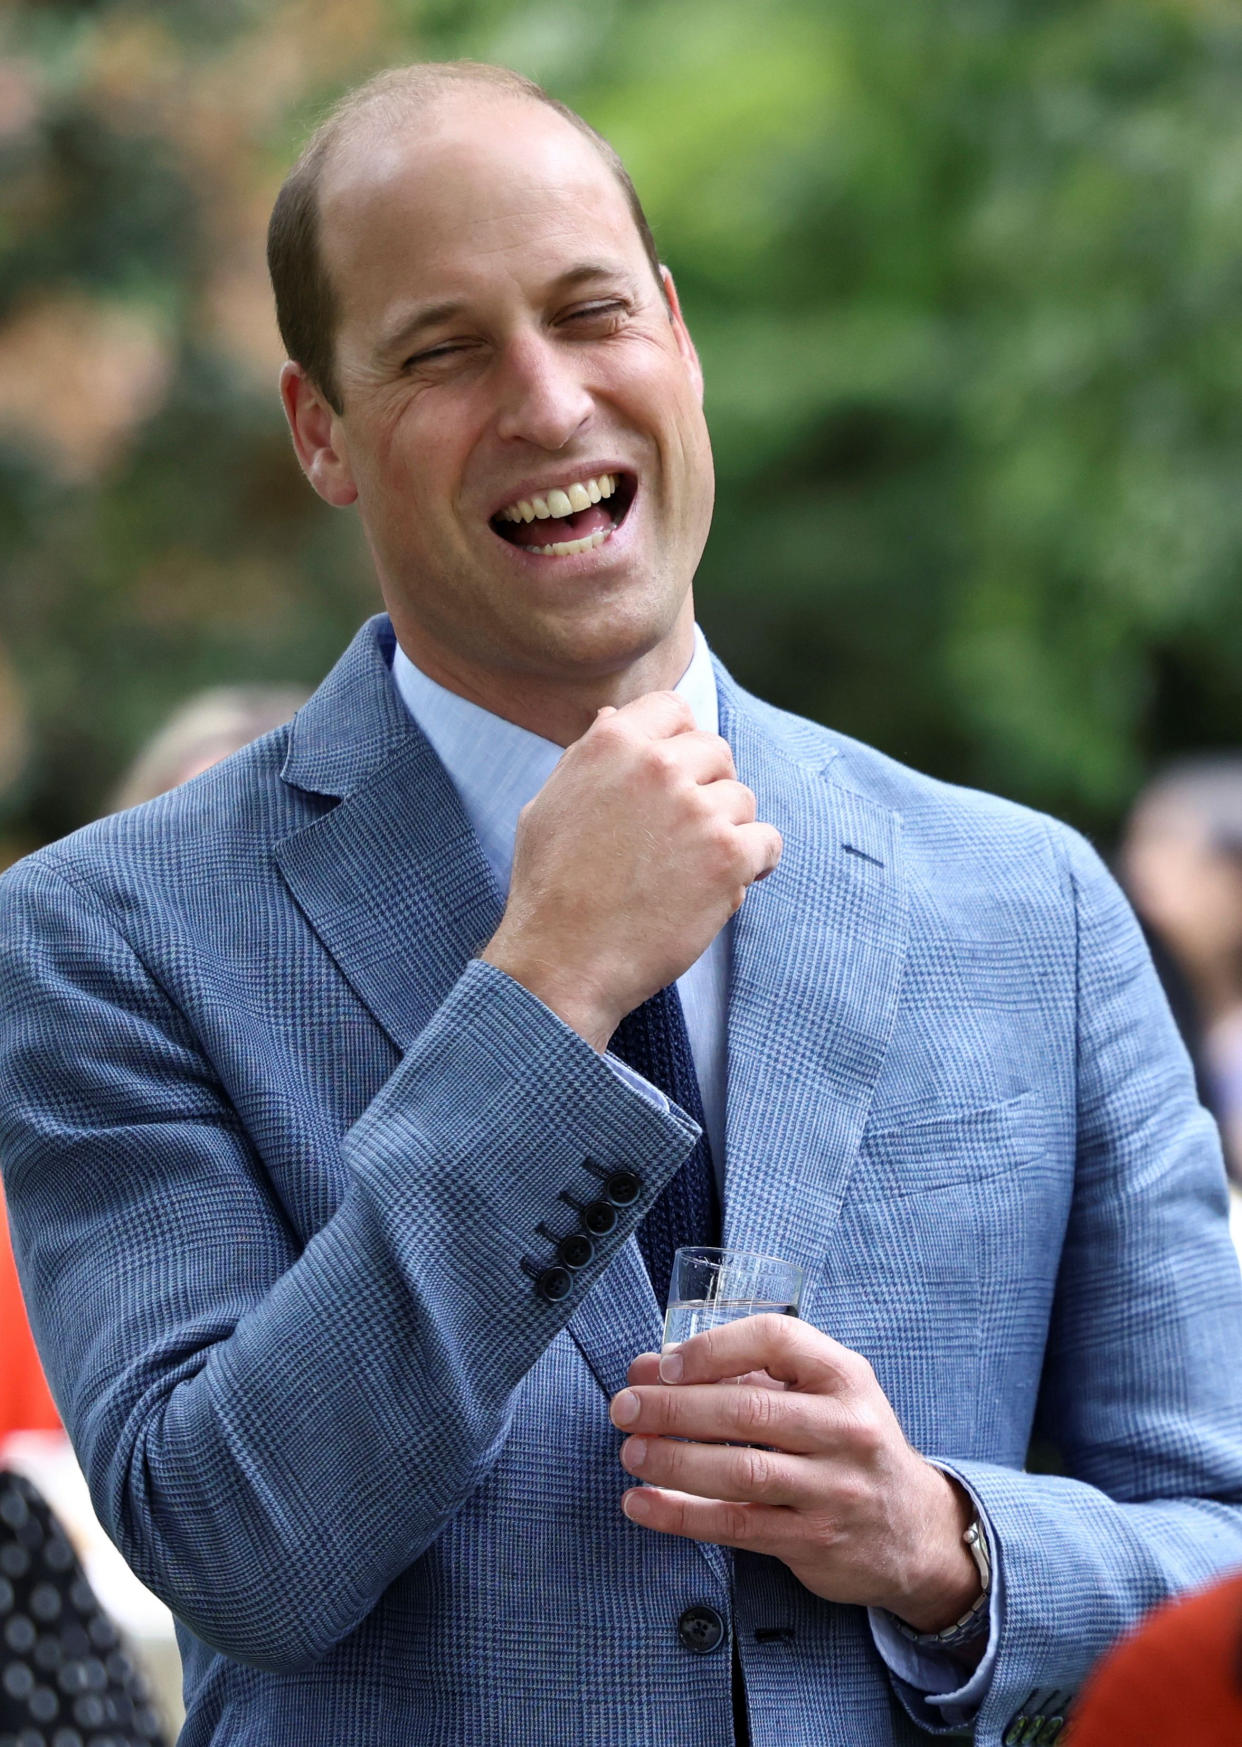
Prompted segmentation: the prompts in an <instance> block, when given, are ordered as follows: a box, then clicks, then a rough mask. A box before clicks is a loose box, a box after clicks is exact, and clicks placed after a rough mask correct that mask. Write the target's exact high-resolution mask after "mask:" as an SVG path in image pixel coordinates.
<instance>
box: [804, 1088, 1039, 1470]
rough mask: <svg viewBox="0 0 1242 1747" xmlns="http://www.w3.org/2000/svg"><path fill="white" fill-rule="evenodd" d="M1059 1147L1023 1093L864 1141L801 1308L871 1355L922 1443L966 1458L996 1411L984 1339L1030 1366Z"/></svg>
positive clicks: (1034, 1360) (1035, 1357) (1035, 1103)
mask: <svg viewBox="0 0 1242 1747" xmlns="http://www.w3.org/2000/svg"><path fill="white" fill-rule="evenodd" d="M1056 1151H1057V1148H1056V1146H1055V1144H1053V1140H1052V1132H1051V1125H1050V1123H1049V1122H1047V1121H1046V1120H1045V1115H1044V1107H1043V1106H1042V1104H1041V1101H1040V1100H1039V1098H1038V1097H1037V1096H1036V1095H1035V1094H1033V1093H1024V1094H1022V1095H1021V1096H1019V1097H1016V1098H1011V1099H1008V1100H1006V1101H1005V1102H1004V1103H1000V1104H994V1105H990V1106H987V1107H986V1108H981V1109H976V1110H955V1111H949V1112H945V1113H944V1114H942V1115H937V1116H934V1117H930V1118H927V1119H924V1120H920V1121H917V1122H913V1123H909V1124H905V1125H903V1126H900V1127H893V1128H883V1127H880V1128H877V1129H875V1130H874V1131H871V1132H868V1133H866V1134H865V1135H864V1137H863V1141H862V1144H861V1146H860V1148H859V1152H858V1157H857V1160H856V1163H855V1169H854V1172H853V1176H852V1179H851V1182H850V1186H849V1189H848V1191H847V1193H846V1196H845V1201H844V1204H843V1207H842V1211H841V1218H840V1221H839V1223H838V1226H837V1229H836V1231H835V1233H834V1235H833V1241H832V1244H831V1247H830V1249H829V1251H828V1253H827V1254H826V1255H825V1257H824V1261H823V1269H822V1273H821V1275H820V1278H819V1281H818V1282H817V1286H816V1289H815V1291H814V1292H813V1293H812V1294H810V1295H809V1296H810V1297H811V1299H812V1301H813V1304H814V1310H813V1312H812V1314H813V1317H814V1320H815V1321H816V1322H817V1324H818V1325H819V1326H820V1327H822V1328H824V1329H826V1330H827V1332H828V1333H830V1334H832V1335H834V1336H835V1338H836V1339H838V1340H840V1341H842V1342H844V1344H845V1345H846V1346H849V1347H852V1348H854V1350H855V1351H857V1352H861V1353H863V1354H864V1355H865V1356H866V1357H867V1358H868V1359H869V1360H870V1361H871V1364H872V1366H873V1367H874V1369H875V1371H876V1375H877V1376H878V1377H879V1380H880V1383H881V1385H882V1387H883V1388H884V1390H885V1393H886V1394H887V1395H888V1397H889V1400H890V1401H891V1402H892V1403H893V1406H894V1408H895V1409H896V1410H897V1414H898V1417H899V1418H900V1420H901V1422H902V1425H903V1427H904V1428H905V1431H906V1435H907V1436H908V1437H909V1438H910V1440H911V1442H912V1443H914V1444H915V1445H916V1447H918V1448H920V1449H923V1450H926V1451H929V1452H935V1451H939V1452H940V1453H941V1454H945V1455H948V1454H952V1453H954V1452H955V1451H956V1452H958V1453H967V1452H968V1451H970V1450H971V1449H972V1448H974V1446H975V1442H976V1432H977V1429H978V1428H979V1416H980V1414H981V1413H982V1414H983V1415H984V1416H985V1418H986V1419H987V1420H988V1421H989V1422H990V1421H992V1419H993V1418H994V1417H995V1415H996V1414H997V1413H999V1414H1000V1417H1001V1418H1002V1419H1003V1418H1004V1417H1005V1415H1006V1412H1007V1408H1006V1406H1005V1404H1003V1403H991V1402H988V1403H982V1404H981V1403H980V1402H979V1393H980V1386H981V1368H980V1353H981V1350H983V1348H984V1347H985V1346H986V1347H987V1348H988V1351H989V1359H992V1358H994V1357H995V1349H996V1345H997V1343H998V1342H1001V1343H1012V1345H1011V1348H1010V1350H1011V1352H1012V1357H1013V1361H1014V1364H1015V1366H1017V1368H1018V1370H1019V1371H1021V1372H1022V1373H1023V1374H1025V1372H1026V1371H1027V1370H1028V1369H1030V1368H1031V1365H1032V1364H1033V1365H1034V1368H1035V1370H1036V1372H1037V1370H1038V1361H1039V1354H1040V1353H1042V1348H1043V1340H1044V1332H1045V1329H1046V1319H1047V1305H1048V1302H1049V1300H1050V1296H1051V1281H1052V1279H1053V1278H1054V1277H1055V1273H1056V1258H1057V1254H1058V1253H1059V1247H1060V1238H1059V1229H1060V1228H1061V1227H1062V1226H1063V1220H1062V1219H1061V1216H1060V1214H1059V1213H1058V1212H1057V1209H1058V1207H1059V1205H1060V1195H1059V1192H1058V1190H1057V1188H1056V1185H1055V1179H1056V1176H1057V1173H1058V1170H1059V1169H1061V1168H1062V1167H1059V1166H1058V1165H1057V1163H1056V1162H1055V1157H1054V1155H1055V1154H1056ZM1017 1381H1018V1379H1017V1377H1016V1375H1015V1382H1017ZM1024 1388H1025V1386H1024V1385H1022V1386H1020V1387H1019V1388H1018V1389H1017V1390H1016V1391H1015V1407H1016V1404H1017V1400H1018V1397H1019V1396H1020V1395H1021V1394H1023V1392H1024ZM1019 1411H1020V1410H1019ZM990 1429H991V1427H990V1425H989V1430H990Z"/></svg>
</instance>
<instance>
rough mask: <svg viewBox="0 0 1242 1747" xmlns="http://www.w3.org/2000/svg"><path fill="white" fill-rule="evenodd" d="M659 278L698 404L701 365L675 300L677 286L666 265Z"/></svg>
mask: <svg viewBox="0 0 1242 1747" xmlns="http://www.w3.org/2000/svg"><path fill="white" fill-rule="evenodd" d="M660 279H661V282H662V283H663V286H664V295H665V297H666V298H667V299H668V318H669V320H670V321H671V322H672V324H673V333H674V335H675V337H676V340H677V350H678V351H679V352H680V353H681V355H682V357H683V358H684V359H685V362H686V368H687V369H688V370H689V372H690V379H691V381H692V382H693V383H694V387H695V392H696V393H697V395H698V397H699V402H700V404H702V400H703V366H702V365H701V364H700V363H699V355H698V353H697V352H696V351H695V349H694V341H693V340H692V339H691V338H690V330H689V328H688V327H687V326H686V323H685V318H684V317H683V315H682V313H681V304H680V303H679V302H678V300H677V287H676V286H675V285H674V284H673V275H672V274H671V273H670V272H669V270H668V268H667V267H664V266H662V267H661V268H660Z"/></svg>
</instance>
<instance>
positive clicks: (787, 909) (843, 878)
mask: <svg viewBox="0 0 1242 1747" xmlns="http://www.w3.org/2000/svg"><path fill="white" fill-rule="evenodd" d="M720 682H721V731H722V733H724V734H725V735H726V737H727V738H728V740H729V743H730V745H731V747H732V749H733V754H734V760H735V762H736V764H737V768H738V775H739V777H740V778H741V780H742V781H743V782H744V783H746V784H748V786H749V787H750V788H751V789H753V790H754V792H755V795H756V796H757V798H758V803H759V817H760V818H761V819H765V820H770V821H771V823H773V824H774V825H776V826H777V828H778V829H779V831H780V832H781V835H782V837H783V839H784V853H783V855H782V858H781V863H780V866H779V868H778V869H777V871H776V873H775V874H774V875H773V876H772V877H771V878H770V879H768V880H765V881H764V882H763V883H762V884H761V885H758V886H756V887H755V888H753V889H752V891H751V892H750V893H749V894H748V895H747V898H746V901H745V903H744V904H743V905H742V908H741V910H740V911H739V912H738V915H737V918H736V920H735V922H734V924H733V929H734V932H733V955H732V956H733V964H732V974H731V982H730V992H729V1017H728V1101H727V1114H726V1147H725V1161H726V1163H725V1242H726V1243H727V1244H729V1245H731V1246H733V1247H736V1248H738V1249H747V1250H756V1251H759V1252H761V1253H766V1254H769V1255H776V1256H783V1257H786V1258H787V1259H788V1260H790V1261H794V1262H797V1263H799V1264H800V1265H801V1266H802V1267H803V1269H804V1270H805V1275H806V1281H807V1287H808V1297H807V1299H806V1300H804V1306H803V1313H804V1314H805V1315H806V1316H808V1318H810V1319H812V1320H813V1319H814V1317H815V1303H814V1293H815V1283H816V1282H817V1281H818V1279H819V1278H820V1275H821V1274H822V1259H823V1256H824V1254H825V1252H826V1250H827V1248H828V1242H829V1238H830V1236H831V1233H832V1230H833V1227H834V1226H835V1224H836V1221H837V1219H838V1217H839V1215H840V1211H841V1205H842V1200H843V1196H844V1193H845V1188H846V1184H847V1183H848V1180H849V1177H850V1173H851V1170H852V1167H853V1163H854V1157H855V1154H856V1152H857V1149H858V1144H859V1140H860V1138H861V1134H862V1129H863V1124H864V1122H865V1120H866V1116H867V1110H868V1107H869V1104H870V1102H871V1096H872V1091H873V1089H874V1086H875V1083H876V1079H877V1077H878V1075H879V1071H880V1066H881V1063H882V1061H883V1059H884V1053H885V1050H886V1047H887V1044H888V1040H889V1037H890V1035H891V1032H892V1028H893V1023H894V1019H895V1015H896V1006H897V994H898V989H899V986H900V979H901V972H902V966H903V964H904V960H905V952H906V935H907V900H906V891H905V881H904V876H903V868H902V860H901V850H900V837H899V823H900V822H899V820H898V818H897V816H896V815H895V814H893V813H892V812H890V811H889V810H888V809H886V808H884V807H881V806H878V805H877V804H876V803H875V802H873V801H870V800H868V799H867V798H866V797H865V796H862V795H859V794H856V793H854V792H852V791H851V790H849V789H847V788H845V787H844V786H843V785H842V784H839V783H837V782H835V781H834V780H833V774H832V773H831V771H830V770H829V769H828V768H827V765H826V762H825V761H824V760H822V759H820V760H818V761H817V762H814V763H808V762H804V761H803V760H801V759H800V758H798V757H797V756H795V755H794V754H793V753H792V752H790V751H787V750H786V749H785V747H784V746H783V745H782V744H781V743H780V742H779V741H778V740H777V739H776V738H775V736H774V735H773V734H772V733H771V732H770V731H769V730H767V729H766V727H765V726H764V724H763V723H762V722H761V721H760V720H759V719H758V714H757V711H756V710H755V707H754V705H753V702H752V701H751V700H747V699H746V697H745V694H741V693H739V692H738V691H737V689H736V688H735V687H733V685H732V683H731V682H730V681H729V680H728V677H727V675H723V674H721V675H720Z"/></svg>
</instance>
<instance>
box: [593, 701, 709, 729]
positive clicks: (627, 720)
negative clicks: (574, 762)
mask: <svg viewBox="0 0 1242 1747" xmlns="http://www.w3.org/2000/svg"><path fill="white" fill-rule="evenodd" d="M597 720H598V718H597ZM605 721H606V722H607V723H608V724H610V725H611V726H613V727H615V726H616V725H617V723H618V722H620V723H624V724H625V726H626V727H632V728H637V729H639V730H640V732H642V733H643V734H646V735H648V736H649V737H651V738H652V739H657V740H663V739H667V738H668V737H670V736H671V735H673V734H687V733H693V732H694V731H695V723H694V711H693V710H692V709H691V708H690V706H689V704H688V703H687V702H686V700H685V699H684V698H681V697H678V695H677V693H676V692H646V693H644V695H643V696H642V697H641V698H631V700H630V702H629V703H628V704H622V705H621V708H620V709H619V710H617V711H616V712H615V714H614V715H612V716H609V717H606V718H605Z"/></svg>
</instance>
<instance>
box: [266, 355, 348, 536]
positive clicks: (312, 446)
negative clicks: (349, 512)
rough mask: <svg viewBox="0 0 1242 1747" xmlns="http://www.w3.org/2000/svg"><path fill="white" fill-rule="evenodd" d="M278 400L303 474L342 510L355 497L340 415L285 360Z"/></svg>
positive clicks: (299, 370) (298, 369)
mask: <svg viewBox="0 0 1242 1747" xmlns="http://www.w3.org/2000/svg"><path fill="white" fill-rule="evenodd" d="M280 399H281V403H282V405H283V406H284V409H285V417H286V418H287V419H288V421H289V429H290V431H291V432H292V434H293V447H294V448H295V449H296V450H297V456H298V460H299V461H300V462H301V463H302V471H303V473H304V474H305V475H306V477H307V478H308V479H309V480H310V482H311V484H312V485H313V486H314V488H315V490H316V491H317V492H318V493H319V495H320V497H321V498H322V499H323V500H324V502H325V503H330V504H331V505H332V506H333V508H334V509H344V508H345V507H346V505H347V504H351V503H353V502H354V501H355V500H356V499H357V496H358V488H357V486H356V485H355V484H354V479H353V474H352V473H351V472H350V468H349V456H348V453H347V446H346V442H345V432H344V431H343V429H342V428H341V420H340V415H339V414H338V413H335V412H334V411H333V410H332V408H331V407H330V406H329V405H328V403H327V401H326V400H325V399H324V397H323V393H322V391H321V390H320V389H318V388H316V386H315V384H314V383H313V382H312V381H311V379H310V377H309V376H308V375H307V374H306V372H305V370H303V368H302V366H301V365H300V364H295V363H293V361H292V360H291V359H290V360H287V361H286V362H285V364H284V365H282V367H281V372H280Z"/></svg>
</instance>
